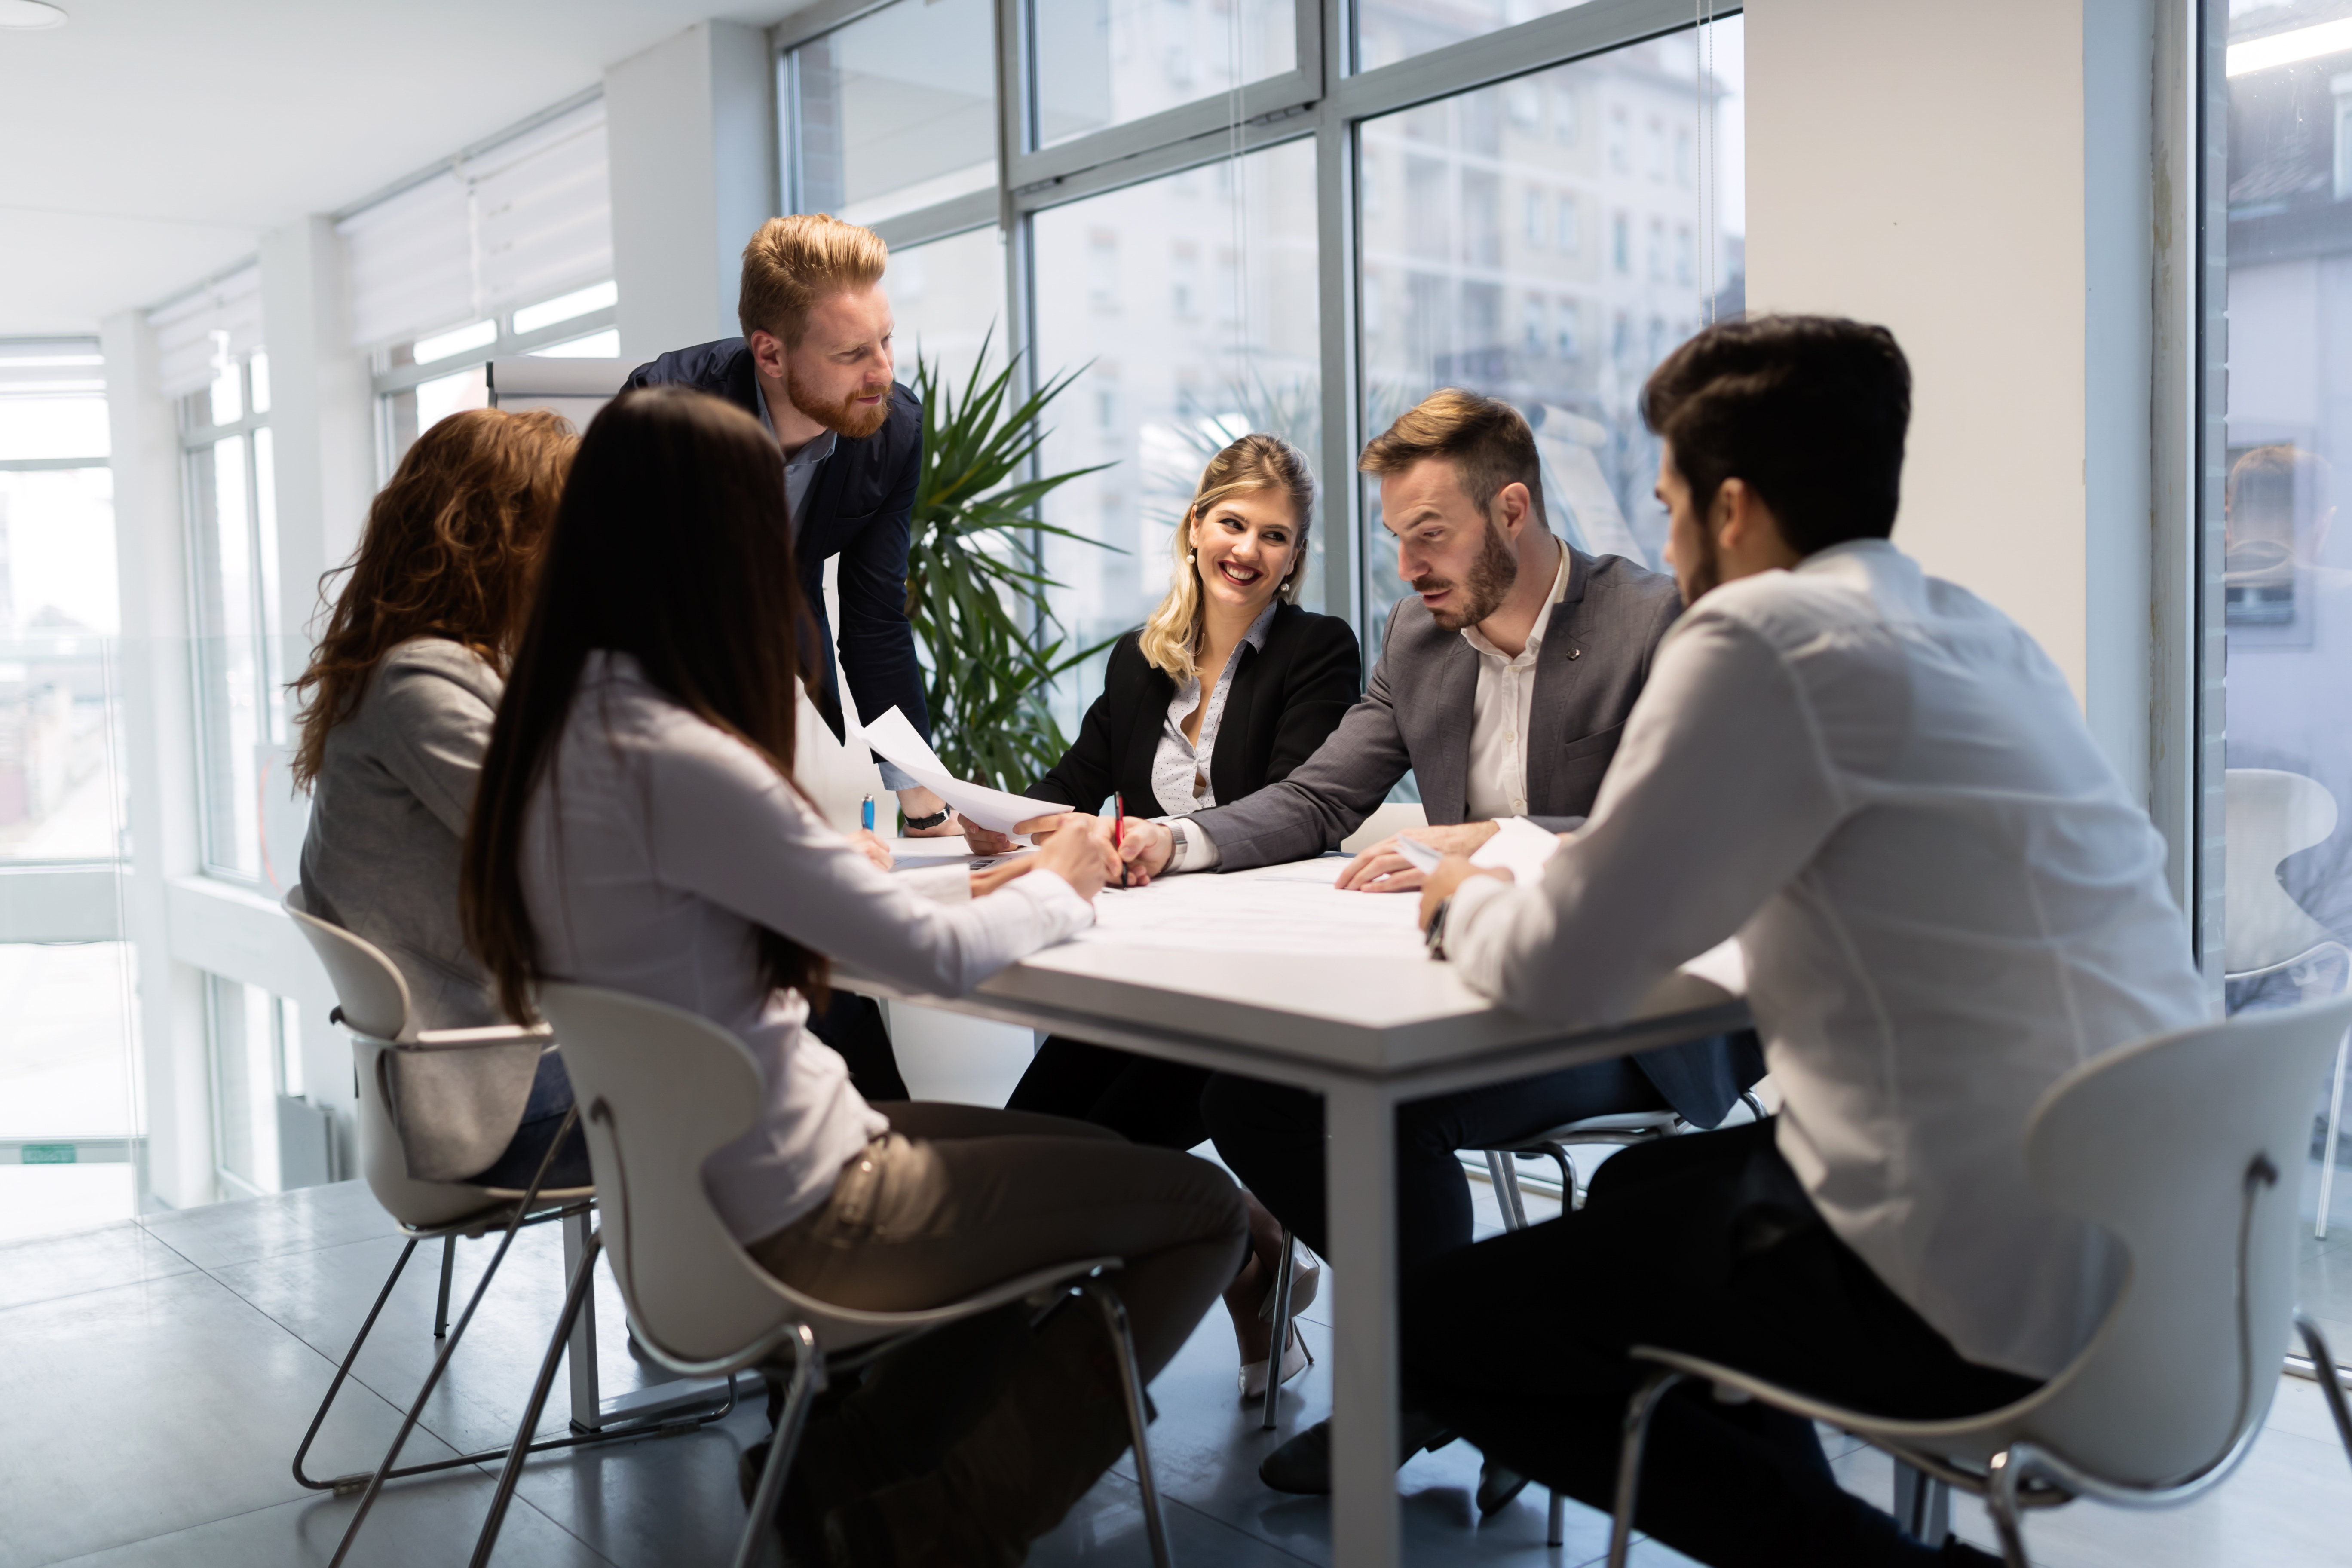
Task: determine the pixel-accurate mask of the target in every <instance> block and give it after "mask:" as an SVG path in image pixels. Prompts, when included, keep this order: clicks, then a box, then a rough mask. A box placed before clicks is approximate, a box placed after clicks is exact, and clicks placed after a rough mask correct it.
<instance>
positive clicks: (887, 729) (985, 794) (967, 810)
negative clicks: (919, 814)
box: [866, 708, 1069, 833]
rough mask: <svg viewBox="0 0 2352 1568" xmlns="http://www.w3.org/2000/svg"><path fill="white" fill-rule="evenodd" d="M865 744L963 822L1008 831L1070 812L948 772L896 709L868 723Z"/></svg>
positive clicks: (1051, 802)
mask: <svg viewBox="0 0 2352 1568" xmlns="http://www.w3.org/2000/svg"><path fill="white" fill-rule="evenodd" d="M866 744H867V745H868V746H871V747H872V748H873V749H874V750H875V751H876V752H879V753H880V754H881V755H883V756H885V757H887V758H888V759H889V760H890V761H891V762H893V763H897V764H898V767H899V768H901V769H902V770H904V771H905V773H907V775H908V777H910V778H912V779H913V780H914V781H915V782H916V783H917V784H921V785H922V786H923V787H924V788H925V789H928V790H929V791H930V792H931V793H932V794H934V795H938V796H939V797H940V799H941V800H943V801H946V802H947V803H948V804H949V805H951V806H953V807H955V808H956V811H957V812H958V813H959V814H960V815H961V816H962V817H963V818H964V820H965V821H967V822H972V823H977V824H979V825H980V826H982V827H985V828H988V829H989V830H990V831H992V832H995V833H1010V832H1012V831H1013V824H1014V823H1016V822H1026V821H1028V820H1029V819H1030V818H1031V817H1033V816H1052V815H1054V814H1055V812H1058V811H1067V810H1068V809H1069V807H1067V806H1066V805H1057V804H1055V802H1053V801H1050V800H1031V799H1030V798H1029V797H1028V796H1027V795H1008V794H1006V793H1005V792H1004V791H1003V790H1001V789H990V788H989V787H988V786H987V785H985V784H966V783H964V782H963V781H962V780H961V779H960V778H957V777H956V776H955V775H954V774H952V773H949V772H948V770H947V767H946V765H945V764H944V763H941V762H940V759H939V753H938V752H934V751H932V750H931V746H930V742H928V741H926V740H924V739H923V737H922V736H921V735H919V734H918V733H916V731H915V727H914V725H912V724H910V723H908V721H907V716H906V715H905V714H904V713H901V712H899V711H898V710H897V709H896V708H893V709H891V710H889V711H888V712H887V713H884V714H883V715H882V716H881V717H880V718H878V719H875V720H872V721H868V722H867V724H866Z"/></svg>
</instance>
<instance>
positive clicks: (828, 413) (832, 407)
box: [784, 365, 891, 440]
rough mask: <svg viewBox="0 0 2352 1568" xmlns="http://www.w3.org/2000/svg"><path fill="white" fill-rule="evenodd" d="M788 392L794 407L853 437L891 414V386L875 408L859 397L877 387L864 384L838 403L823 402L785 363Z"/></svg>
mask: <svg viewBox="0 0 2352 1568" xmlns="http://www.w3.org/2000/svg"><path fill="white" fill-rule="evenodd" d="M784 395H785V396H786V397H788V398H790V399H792V404H793V407H794V408H797V409H799V410H800V411H801V412H802V413H803V414H805V415H806V416H809V417H810V418H811V419H814V420H815V421H816V422H817V423H818V424H820V425H822V426H824V427H825V428H826V429H828V430H831V431H833V432H834V433H835V435H840V436H847V437H850V438H852V439H853V440H855V439H858V438H861V437H866V436H871V435H873V434H874V432H876V431H877V430H879V429H881V428H882V426H883V425H884V424H885V423H886V422H887V420H888V419H889V417H890V396H891V394H890V389H889V388H887V387H885V388H884V389H883V392H882V401H881V402H879V403H877V404H876V405H874V406H873V407H871V408H861V407H860V406H858V402H857V400H858V399H859V398H861V397H870V396H872V395H873V389H872V388H870V387H865V386H861V387H859V388H858V389H857V390H856V391H855V392H853V393H851V394H850V395H848V396H846V397H845V398H843V399H842V400H841V401H840V402H838V403H819V402H818V401H817V400H816V399H815V398H814V397H812V396H811V395H809V394H808V392H807V391H806V390H805V389H804V388H803V387H802V385H801V384H800V383H799V382H798V381H797V380H795V379H793V373H792V367H791V366H790V365H787V366H785V367H784Z"/></svg>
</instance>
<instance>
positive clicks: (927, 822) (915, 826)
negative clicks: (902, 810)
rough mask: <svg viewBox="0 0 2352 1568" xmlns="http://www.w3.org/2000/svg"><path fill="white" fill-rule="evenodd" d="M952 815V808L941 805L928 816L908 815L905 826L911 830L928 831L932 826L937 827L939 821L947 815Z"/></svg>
mask: <svg viewBox="0 0 2352 1568" xmlns="http://www.w3.org/2000/svg"><path fill="white" fill-rule="evenodd" d="M954 815H955V813H954V812H953V811H952V810H950V808H948V807H947V806H944V805H943V806H941V807H940V808H939V810H937V811H935V812H933V813H931V815H930V816H910V817H908V818H907V826H908V830H909V831H911V832H915V833H928V832H929V831H930V830H931V829H932V828H934V827H937V826H939V825H940V823H942V822H945V821H946V820H947V819H948V818H949V817H950V816H954Z"/></svg>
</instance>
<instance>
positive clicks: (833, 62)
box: [776, 0, 996, 224]
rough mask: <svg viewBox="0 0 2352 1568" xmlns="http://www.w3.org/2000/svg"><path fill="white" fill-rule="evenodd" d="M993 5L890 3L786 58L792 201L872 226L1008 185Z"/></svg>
mask: <svg viewBox="0 0 2352 1568" xmlns="http://www.w3.org/2000/svg"><path fill="white" fill-rule="evenodd" d="M995 37H996V22H995V16H994V12H993V10H992V8H991V6H990V5H989V4H988V0H924V3H922V4H919V5H911V6H910V5H888V6H885V7H883V8H882V9H881V10H879V11H877V12H875V13H874V14H873V15H871V16H866V17H865V18H864V19H863V20H860V21H856V22H852V23H851V24H850V25H849V26H845V27H840V28H836V29H835V30H834V31H833V32H830V33H827V34H824V36H823V37H817V38H813V39H811V40H810V41H809V42H808V43H807V44H805V45H803V46H802V47H799V48H796V49H793V50H790V51H788V52H787V53H786V54H785V55H784V56H783V57H782V61H781V62H780V71H779V74H778V76H777V89H776V98H777V101H778V102H779V104H780V105H781V106H782V110H783V112H784V115H785V117H786V120H787V121H788V123H790V124H791V125H792V126H793V135H792V136H791V137H790V138H789V140H788V142H787V146H788V149H789V156H788V157H787V159H786V161H785V163H784V184H785V192H784V197H785V205H786V207H787V209H788V210H790V211H793V212H824V213H831V214H833V215H834V216H835V217H838V218H841V219H843V220H845V221H846V222H849V223H864V224H870V223H874V222H877V221H878V220H880V219H882V218H886V217H892V216H897V215H898V214H899V213H902V212H910V211H913V210H914V209H916V208H918V207H923V206H929V205H932V204H933V203H936V202H941V201H946V200H948V199H949V198H950V197H953V196H961V195H969V194H971V193H972V192H975V191H993V190H994V189H995V188H996V70H995V67H994V64H993V62H994V59H995V58H996V51H995V47H994V46H995Z"/></svg>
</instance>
